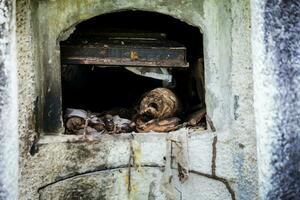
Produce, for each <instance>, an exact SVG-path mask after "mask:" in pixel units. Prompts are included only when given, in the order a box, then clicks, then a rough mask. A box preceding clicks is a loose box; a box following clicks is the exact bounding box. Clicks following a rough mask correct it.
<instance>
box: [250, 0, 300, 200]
mask: <svg viewBox="0 0 300 200" xmlns="http://www.w3.org/2000/svg"><path fill="white" fill-rule="evenodd" d="M252 10H253V12H252V16H253V20H252V21H253V28H254V29H253V33H255V34H253V39H252V41H253V44H252V46H253V49H255V51H253V61H254V62H253V63H254V91H255V96H254V98H255V117H256V126H257V142H258V158H259V180H260V181H259V183H260V197H261V199H299V196H300V185H299V184H300V182H299V179H300V173H299V158H300V142H299V141H300V138H299V131H300V126H299V125H300V123H299V105H300V98H299V91H300V88H299V87H300V84H299V83H300V67H299V62H300V56H299V55H300V50H299V45H300V35H299V31H300V24H299V21H300V3H299V1H296V0H290V1H279V0H264V1H253V6H252Z"/></svg>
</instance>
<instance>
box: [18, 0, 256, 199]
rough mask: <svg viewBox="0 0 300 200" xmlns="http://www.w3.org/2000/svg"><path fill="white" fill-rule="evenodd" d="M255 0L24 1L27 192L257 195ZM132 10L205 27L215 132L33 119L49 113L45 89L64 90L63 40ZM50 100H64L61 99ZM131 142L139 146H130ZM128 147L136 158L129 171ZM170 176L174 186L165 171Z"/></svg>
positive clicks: (54, 195) (21, 64)
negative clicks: (75, 132)
mask: <svg viewBox="0 0 300 200" xmlns="http://www.w3.org/2000/svg"><path fill="white" fill-rule="evenodd" d="M249 4H250V3H249V1H246V0H245V1H238V0H232V1H230V0H226V1H225V0H224V1H219V0H202V1H199V0H185V1H184V0H176V1H174V0H169V1H161V0H151V1H149V0H127V1H124V0H114V1H108V0H86V1H81V0H51V1H50V0H45V1H30V0H20V1H18V2H17V43H18V70H19V99H20V103H19V105H20V108H19V111H20V117H19V131H20V140H21V176H20V177H21V178H20V184H21V188H20V197H21V199H38V198H39V197H40V198H41V199H72V198H75V197H76V198H85V199H89V198H90V199H93V198H100V197H101V198H102V199H166V198H169V199H172V198H173V199H174V198H175V199H180V197H182V199H257V194H258V188H257V170H256V168H257V167H256V144H255V131H254V118H253V93H252V67H251V56H250V52H251V46H250V29H251V27H250V10H249V6H250V5H249ZM131 9H136V10H147V11H153V12H160V13H163V14H166V15H170V16H173V17H175V18H177V19H179V20H182V21H184V22H186V23H188V24H190V25H193V26H196V27H198V28H199V29H201V32H202V33H203V37H204V57H205V76H206V77H205V78H206V80H205V81H206V104H207V109H208V115H209V116H210V118H211V119H212V121H213V122H214V125H215V127H216V132H211V131H205V132H198V131H195V132H193V133H188V132H187V131H186V130H181V131H179V132H175V133H172V134H169V135H167V134H157V133H151V134H134V137H132V136H130V135H128V134H124V135H122V136H116V137H112V136H104V137H103V138H101V139H99V140H97V141H94V142H86V141H82V140H80V139H78V138H76V137H75V138H74V137H71V136H63V135H61V134H60V132H61V130H60V129H59V128H58V129H56V130H53V134H52V136H46V135H44V134H43V132H41V131H38V130H40V126H41V124H43V123H45V121H44V120H43V118H42V119H38V118H37V113H39V115H41V113H42V114H43V112H42V111H43V105H44V103H45V101H46V100H45V96H47V95H51V93H54V94H59V93H60V72H59V71H60V68H59V47H58V42H57V41H59V39H62V38H65V36H67V35H68V33H71V31H72V26H74V25H76V24H77V23H79V22H80V21H83V20H87V19H89V18H91V17H94V16H97V15H100V14H103V13H108V12H112V11H119V10H131ZM49 80H50V81H49ZM45 83H46V84H45ZM45 86H47V87H46V88H45ZM54 101H56V103H57V102H58V103H59V102H60V98H56V99H55V100H54ZM58 110H59V109H58ZM37 111H40V112H37ZM55 115H57V116H59V115H60V112H57V113H55ZM51 123H52V122H51ZM55 123H57V124H60V122H59V121H57V122H55ZM178 135H184V136H186V137H185V139H184V140H183V141H181V142H182V143H186V144H187V145H186V148H185V149H184V151H185V152H187V155H188V156H186V157H187V158H188V159H187V160H188V163H189V169H190V170H189V172H190V174H189V179H188V180H187V181H186V182H185V183H183V184H182V183H180V182H179V181H178V180H177V178H176V177H177V174H176V173H177V171H178V170H177V169H176V166H173V164H172V163H171V162H173V161H172V160H169V159H168V158H169V157H171V156H174V155H170V154H171V151H170V145H172V144H173V146H174V141H173V142H172V138H173V137H175V138H177V137H178ZM37 138H39V139H38V140H37ZM170 138H171V141H170ZM173 139H174V138H173ZM132 143H134V144H136V146H137V148H136V149H135V151H134V152H133V153H132V152H131V150H130V149H131V148H130V145H132ZM131 154H133V156H134V157H137V160H136V163H135V164H134V166H133V167H130V169H128V160H129V157H130V155H131ZM164 158H165V159H164ZM131 168H132V169H131ZM171 176H173V179H172V182H171V184H170V183H168V181H166V178H168V177H171ZM129 180H130V181H129ZM129 183H130V187H129V186H128V184H129ZM77 186H78V187H77ZM91 188H94V189H92V190H91ZM100 188H101V189H100ZM103 188H106V189H103ZM129 188H130V189H129ZM80 190H81V191H83V192H80ZM84 191H85V192H84ZM88 194H89V196H84V195H88Z"/></svg>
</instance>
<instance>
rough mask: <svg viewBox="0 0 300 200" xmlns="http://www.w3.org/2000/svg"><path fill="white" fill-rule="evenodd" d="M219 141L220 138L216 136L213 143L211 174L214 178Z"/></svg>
mask: <svg viewBox="0 0 300 200" xmlns="http://www.w3.org/2000/svg"><path fill="white" fill-rule="evenodd" d="M217 141H218V137H217V136H215V137H214V139H213V143H212V160H211V174H212V175H213V176H215V175H216V159H217Z"/></svg>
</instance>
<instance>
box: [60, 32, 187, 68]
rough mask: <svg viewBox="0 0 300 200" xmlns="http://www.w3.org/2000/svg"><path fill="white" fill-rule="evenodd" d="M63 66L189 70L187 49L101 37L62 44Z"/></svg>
mask: <svg viewBox="0 0 300 200" xmlns="http://www.w3.org/2000/svg"><path fill="white" fill-rule="evenodd" d="M61 62H62V64H65V65H73V64H86V65H105V66H142V67H188V63H187V60H186V47H184V46H183V45H182V44H180V43H178V42H174V41H168V40H166V39H157V38H134V37H131V38H128V37H112V38H106V39H105V40H103V39H101V38H97V37H95V36H94V37H91V38H80V39H73V40H69V41H67V42H62V43H61Z"/></svg>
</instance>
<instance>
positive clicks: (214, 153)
mask: <svg viewBox="0 0 300 200" xmlns="http://www.w3.org/2000/svg"><path fill="white" fill-rule="evenodd" d="M217 142H218V137H217V136H215V137H214V139H213V143H212V161H211V174H212V175H208V174H204V173H201V172H197V171H194V170H192V171H191V173H195V174H198V175H202V176H206V177H207V178H212V179H215V180H218V181H221V182H222V183H223V184H224V185H225V186H226V188H227V190H228V192H229V193H230V195H231V198H232V200H236V197H235V192H234V190H233V189H232V188H231V186H230V184H229V181H228V180H226V179H225V178H221V177H218V176H217V175H216V159H217Z"/></svg>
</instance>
